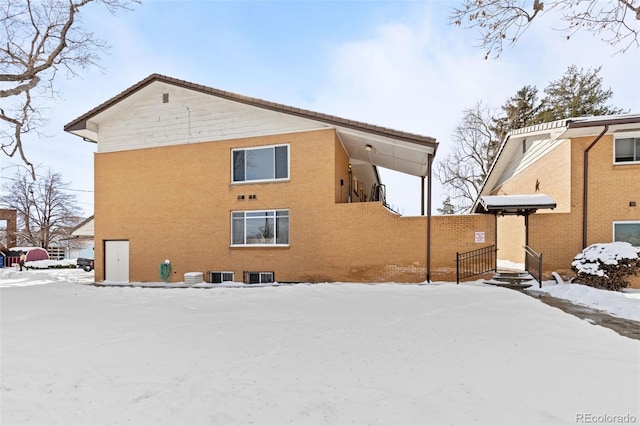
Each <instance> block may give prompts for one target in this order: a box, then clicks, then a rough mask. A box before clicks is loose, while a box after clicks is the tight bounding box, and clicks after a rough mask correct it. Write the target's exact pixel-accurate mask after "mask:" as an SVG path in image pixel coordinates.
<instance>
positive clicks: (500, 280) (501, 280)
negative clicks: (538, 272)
mask: <svg viewBox="0 0 640 426" xmlns="http://www.w3.org/2000/svg"><path fill="white" fill-rule="evenodd" d="M483 283H485V284H491V285H495V286H498V287H506V288H513V289H516V290H517V289H524V288H529V287H531V286H532V285H534V284H536V283H537V281H536V280H535V278H533V277H532V276H531V274H529V273H528V272H526V271H509V272H506V271H498V273H497V274H495V275H494V276H493V277H491V278H490V279H488V280H484V281H483Z"/></svg>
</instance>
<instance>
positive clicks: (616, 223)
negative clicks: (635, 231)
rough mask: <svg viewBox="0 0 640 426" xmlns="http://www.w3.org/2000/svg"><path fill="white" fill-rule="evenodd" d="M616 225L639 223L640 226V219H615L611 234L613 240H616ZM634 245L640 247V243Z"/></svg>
mask: <svg viewBox="0 0 640 426" xmlns="http://www.w3.org/2000/svg"><path fill="white" fill-rule="evenodd" d="M616 225H638V226H640V220H616V221H613V226H612V235H611V241H613V242H616V241H617V240H616ZM634 247H640V245H637V246H634Z"/></svg>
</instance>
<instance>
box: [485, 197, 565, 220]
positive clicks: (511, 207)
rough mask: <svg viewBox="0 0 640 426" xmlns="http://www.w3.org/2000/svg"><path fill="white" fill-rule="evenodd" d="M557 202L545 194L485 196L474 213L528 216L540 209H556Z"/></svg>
mask: <svg viewBox="0 0 640 426" xmlns="http://www.w3.org/2000/svg"><path fill="white" fill-rule="evenodd" d="M555 207H556V202H555V201H553V199H552V198H551V197H549V196H548V195H545V194H532V195H526V194H525V195H485V196H481V197H480V198H479V203H477V205H476V207H475V210H474V213H485V214H495V215H501V216H506V215H520V216H526V215H529V214H532V213H535V212H536V211H537V210H540V209H554V208H555Z"/></svg>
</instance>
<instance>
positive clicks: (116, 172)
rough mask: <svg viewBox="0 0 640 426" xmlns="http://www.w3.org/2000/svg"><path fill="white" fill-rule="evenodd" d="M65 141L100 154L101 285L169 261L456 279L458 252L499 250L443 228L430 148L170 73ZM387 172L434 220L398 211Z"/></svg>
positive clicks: (488, 224)
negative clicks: (413, 184) (434, 212)
mask: <svg viewBox="0 0 640 426" xmlns="http://www.w3.org/2000/svg"><path fill="white" fill-rule="evenodd" d="M65 131H67V132H70V133H72V134H75V135H78V136H80V137H82V138H83V139H84V140H87V141H91V142H95V143H96V144H97V152H96V154H95V158H94V165H95V171H94V173H95V219H94V228H95V237H94V238H95V239H94V241H95V270H96V280H97V281H101V280H107V281H158V276H159V272H158V270H159V267H160V265H161V264H162V263H163V262H164V261H165V260H169V261H170V263H171V266H172V272H173V274H172V277H171V278H170V279H171V280H172V281H181V280H182V278H183V274H184V273H186V272H191V271H202V272H204V273H205V276H207V275H208V274H207V272H208V271H215V272H216V274H212V275H211V276H212V277H216V279H224V280H234V281H242V280H245V281H246V280H250V281H254V280H255V279H265V280H270V279H275V280H277V281H280V282H299V281H305V282H319V281H356V282H382V281H396V282H422V281H425V279H431V280H451V279H452V278H454V277H455V259H456V251H467V250H471V249H474V248H478V247H479V245H483V244H484V245H491V244H493V239H494V235H495V223H494V220H493V218H492V217H489V216H486V215H466V216H455V217H454V216H450V217H431V215H430V211H431V208H430V198H431V195H430V186H431V185H430V180H431V176H430V174H431V165H432V162H433V158H434V155H435V153H436V149H437V142H436V141H435V140H434V139H433V138H430V137H425V136H419V135H414V134H409V133H405V132H401V131H397V130H392V129H387V128H382V127H379V126H373V125H370V124H365V123H360V122H355V121H351V120H347V119H343V118H340V117H335V116H330V115H326V114H320V113H316V112H312V111H307V110H302V109H298V108H292V107H288V106H285V105H280V104H275V103H272V102H267V101H263V100H259V99H255V98H248V97H245V96H240V95H237V94H233V93H229V92H224V91H220V90H217V89H213V88H209V87H206V86H201V85H197V84H193V83H189V82H185V81H182V80H177V79H174V78H170V77H166V76H161V75H157V74H154V75H151V76H149V77H148V78H146V79H144V80H142V81H141V82H139V83H137V84H136V85H134V86H132V87H130V88H129V89H127V90H125V91H124V92H122V93H120V94H119V95H117V96H115V97H114V98H112V99H110V100H108V101H106V102H105V103H103V104H102V105H100V106H98V107H96V108H95V109H93V110H91V111H89V112H87V113H86V114H84V115H82V116H81V117H79V118H77V119H75V120H74V121H72V122H70V123H69V124H67V125H66V126H65ZM378 167H384V168H388V169H391V170H396V171H400V172H403V173H406V174H409V175H412V176H416V177H417V178H420V179H422V183H423V185H422V187H423V188H424V189H423V191H422V193H421V194H417V196H416V198H419V199H420V200H421V203H422V206H425V204H426V206H427V212H426V215H424V213H423V215H422V216H418V217H403V216H401V215H399V214H397V213H396V212H394V211H392V210H390V209H389V208H388V207H387V205H386V203H385V190H384V185H383V184H382V182H381V181H380V177H379V174H378V169H377V168H378ZM425 182H426V185H425ZM479 234H481V235H483V236H486V237H485V238H483V239H482V240H481V241H478V240H477V238H475V237H476V236H477V235H479ZM247 272H273V273H274V276H271V275H270V274H253V275H252V274H249V275H247V274H246V273H247ZM247 277H248V278H247Z"/></svg>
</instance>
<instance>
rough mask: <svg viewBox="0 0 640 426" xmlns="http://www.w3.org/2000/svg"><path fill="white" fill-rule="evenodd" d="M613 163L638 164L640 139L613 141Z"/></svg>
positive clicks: (639, 159)
mask: <svg viewBox="0 0 640 426" xmlns="http://www.w3.org/2000/svg"><path fill="white" fill-rule="evenodd" d="M614 143H615V160H614V161H615V162H616V163H629V162H636V161H638V162H640V137H638V138H623V139H616V140H615V142H614Z"/></svg>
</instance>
